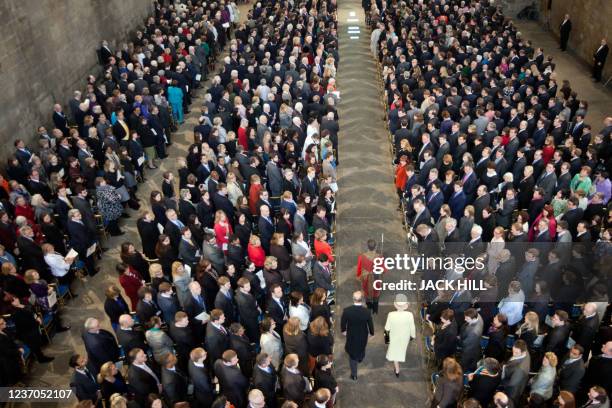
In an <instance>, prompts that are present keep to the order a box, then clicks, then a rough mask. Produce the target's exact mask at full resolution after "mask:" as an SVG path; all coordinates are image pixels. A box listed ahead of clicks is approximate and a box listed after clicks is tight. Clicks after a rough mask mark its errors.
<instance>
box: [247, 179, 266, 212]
mask: <svg viewBox="0 0 612 408" xmlns="http://www.w3.org/2000/svg"><path fill="white" fill-rule="evenodd" d="M249 181H250V180H249ZM262 189H263V187H262V185H261V184H251V188H249V209H250V210H251V214H253V215H257V202H258V201H259V192H260V191H261V190H262Z"/></svg>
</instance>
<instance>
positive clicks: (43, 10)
mask: <svg viewBox="0 0 612 408" xmlns="http://www.w3.org/2000/svg"><path fill="white" fill-rule="evenodd" d="M151 11H152V2H151V1H149V0H2V1H0V81H1V82H2V92H0V107H1V108H0V143H2V144H3V146H4V148H2V149H0V158H5V157H6V156H7V154H9V153H11V152H12V151H13V149H12V141H13V140H14V139H16V138H21V139H24V140H32V139H33V138H34V136H35V132H36V128H37V127H38V126H39V125H41V124H42V125H46V126H50V125H51V124H52V118H51V115H52V112H53V111H52V109H53V104H54V103H55V102H57V103H61V104H62V105H63V106H64V109H65V111H66V112H67V111H68V110H67V107H66V103H67V101H68V99H69V98H70V97H71V95H72V93H73V91H74V90H76V89H79V90H83V89H84V85H85V81H86V77H87V75H88V74H90V73H94V74H96V75H99V73H100V72H101V71H100V69H99V68H98V60H97V55H96V49H97V48H99V46H100V42H101V41H102V40H103V39H106V40H108V41H109V43H110V44H111V45H114V44H116V43H117V42H118V41H123V40H125V39H126V38H127V37H128V34H129V33H131V32H132V31H133V30H135V29H136V28H137V27H140V26H142V25H143V22H144V19H145V18H146V17H147V16H148V15H149V14H150V13H151ZM111 48H112V47H111ZM9 144H10V145H9Z"/></svg>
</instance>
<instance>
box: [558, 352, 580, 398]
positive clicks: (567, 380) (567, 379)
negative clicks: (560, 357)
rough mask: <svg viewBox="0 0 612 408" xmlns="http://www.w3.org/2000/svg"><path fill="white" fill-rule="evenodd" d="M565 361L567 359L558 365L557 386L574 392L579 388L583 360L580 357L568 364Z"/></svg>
mask: <svg viewBox="0 0 612 408" xmlns="http://www.w3.org/2000/svg"><path fill="white" fill-rule="evenodd" d="M566 362H567V360H566V361H564V362H563V363H562V364H559V366H558V371H559V388H560V389H562V390H565V391H569V392H571V393H573V394H576V391H578V389H579V388H580V383H581V382H582V377H584V372H585V368H584V361H582V359H581V358H580V359H578V360H576V361H573V362H571V363H569V364H565V363H566Z"/></svg>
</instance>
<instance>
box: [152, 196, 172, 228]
mask: <svg viewBox="0 0 612 408" xmlns="http://www.w3.org/2000/svg"><path fill="white" fill-rule="evenodd" d="M150 204H151V211H153V215H154V216H155V217H154V222H155V223H156V224H160V225H161V226H162V227H163V226H165V225H166V223H167V222H168V218H167V217H166V210H167V209H168V207H166V204H165V203H164V198H163V196H162V193H161V192H159V191H151V196H150Z"/></svg>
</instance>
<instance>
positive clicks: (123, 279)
mask: <svg viewBox="0 0 612 408" xmlns="http://www.w3.org/2000/svg"><path fill="white" fill-rule="evenodd" d="M115 269H116V270H117V273H118V274H119V284H120V285H121V287H122V288H123V291H124V292H125V294H126V295H127V297H128V298H130V303H131V304H132V311H136V305H138V301H139V300H140V299H139V297H138V290H140V288H141V287H142V286H143V280H142V278H141V277H140V274H139V273H138V272H137V271H136V270H135V269H133V268H132V267H130V266H128V265H126V264H124V263H118V264H117V265H116V266H115Z"/></svg>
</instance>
